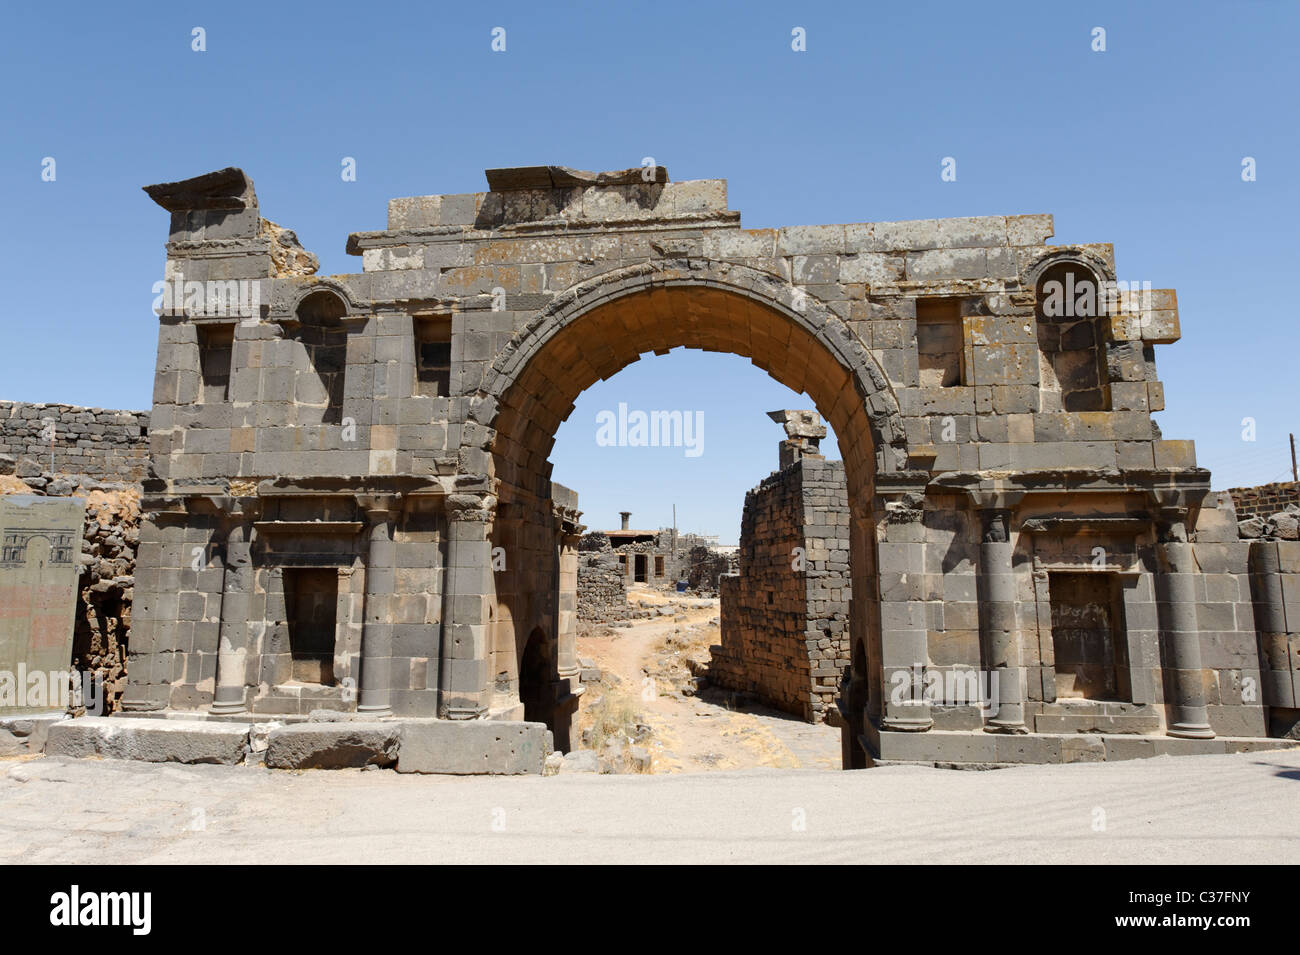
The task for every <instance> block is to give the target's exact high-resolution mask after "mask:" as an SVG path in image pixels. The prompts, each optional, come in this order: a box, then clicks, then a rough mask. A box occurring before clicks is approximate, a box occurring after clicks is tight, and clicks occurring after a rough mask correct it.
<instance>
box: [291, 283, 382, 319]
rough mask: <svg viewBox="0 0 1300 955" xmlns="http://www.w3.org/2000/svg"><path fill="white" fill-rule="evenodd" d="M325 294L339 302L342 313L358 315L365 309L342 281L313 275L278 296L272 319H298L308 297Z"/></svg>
mask: <svg viewBox="0 0 1300 955" xmlns="http://www.w3.org/2000/svg"><path fill="white" fill-rule="evenodd" d="M325 294H328V295H331V296H333V297H334V298H335V299H337V301H338V302H339V305H340V306H341V308H342V311H341V312H340V315H356V314H358V313H360V312H362V311H364V309H363V307H362V306H361V305H360V304H359V303H358V301H357V299H356V298H355V297H354V296H353V295H352V292H351V290H350V289H349V288H348V287H347V286H346V285H345V284H344V283H342V282H339V281H336V280H334V279H330V278H316V277H314V276H313V277H312V279H311V280H310V281H307V282H303V283H301V284H299V285H296V286H289V291H288V294H287V295H285V296H284V297H283V298H281V296H279V295H277V296H276V301H275V302H274V303H273V304H272V316H271V317H272V319H273V320H274V321H281V322H283V321H289V322H293V321H298V320H300V319H299V310H300V309H301V307H302V304H303V302H305V301H307V300H308V299H315V298H319V297H323V296H324V295H325Z"/></svg>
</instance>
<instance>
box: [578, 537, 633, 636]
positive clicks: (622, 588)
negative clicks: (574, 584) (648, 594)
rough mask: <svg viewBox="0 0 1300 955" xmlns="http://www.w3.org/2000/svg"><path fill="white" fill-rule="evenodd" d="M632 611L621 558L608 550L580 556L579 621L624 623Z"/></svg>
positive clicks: (580, 554) (586, 552) (584, 552)
mask: <svg viewBox="0 0 1300 955" xmlns="http://www.w3.org/2000/svg"><path fill="white" fill-rule="evenodd" d="M631 613H632V608H631V607H630V606H629V605H628V602H627V577H626V576H625V575H624V574H623V567H622V565H620V564H619V562H618V556H617V555H616V554H613V553H611V552H609V551H604V552H601V551H582V552H580V553H579V554H578V619H579V620H583V621H587V622H600V623H604V622H607V621H611V620H625V619H627V618H628V617H629V616H631Z"/></svg>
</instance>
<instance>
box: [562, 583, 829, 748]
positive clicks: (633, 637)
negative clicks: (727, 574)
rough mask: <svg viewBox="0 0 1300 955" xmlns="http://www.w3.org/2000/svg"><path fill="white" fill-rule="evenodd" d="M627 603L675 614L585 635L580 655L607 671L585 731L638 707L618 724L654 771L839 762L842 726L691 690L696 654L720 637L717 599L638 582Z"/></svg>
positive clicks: (584, 720) (594, 689)
mask: <svg viewBox="0 0 1300 955" xmlns="http://www.w3.org/2000/svg"><path fill="white" fill-rule="evenodd" d="M628 600H629V602H631V603H632V605H633V606H638V605H642V606H645V607H647V608H656V609H657V608H659V607H665V606H666V607H670V608H671V609H672V611H673V612H672V613H670V614H668V615H664V616H656V617H653V618H650V619H642V620H635V621H632V626H630V627H625V628H602V629H601V630H599V631H597V632H596V633H594V634H591V635H584V636H580V637H579V639H578V655H579V657H581V658H584V659H590V660H592V661H593V662H594V663H595V664H596V666H597V667H599V668H600V669H601V671H602V679H601V682H600V683H598V684H595V685H592V686H590V687H589V688H588V690H587V693H586V694H585V696H584V698H583V704H582V709H581V710H580V711H579V719H578V725H579V731H580V732H581V729H583V728H586V727H588V726H590V725H591V724H592V722H593V721H594V719H595V718H596V717H597V716H600V715H601V713H602V710H604V709H609V708H611V707H614V708H617V709H618V711H619V713H620V714H630V716H628V717H626V718H625V719H622V720H620V721H622V722H626V723H628V724H629V726H628V729H627V734H628V735H629V736H630V737H632V738H633V740H635V741H636V742H637V743H638V745H640V746H642V747H644V748H645V749H646V750H648V751H649V752H650V753H651V755H652V757H653V763H652V772H654V773H693V772H710V771H719V770H734V769H754V768H759V767H768V768H781V769H838V768H839V766H840V757H839V753H840V740H839V731H838V730H836V729H834V728H832V727H829V726H821V725H818V726H814V725H811V724H808V723H804V722H802V721H800V720H797V719H795V718H793V717H791V716H788V715H786V714H784V713H778V712H776V711H774V710H767V709H763V708H755V707H745V708H744V709H743V710H742V709H737V708H732V707H729V706H728V705H727V702H726V698H725V695H724V694H721V693H711V692H707V691H706V693H705V695H704V696H703V697H699V696H694V695H693V693H692V683H693V681H692V679H691V669H690V663H689V661H695V662H697V663H704V662H707V660H708V658H709V651H708V648H709V646H710V645H711V644H715V643H717V642H718V639H719V632H718V625H717V618H718V601H717V599H716V598H715V599H700V598H690V597H678V596H676V595H672V594H664V593H661V592H657V591H653V590H640V589H637V590H632V591H629V594H628ZM687 694H692V695H687ZM616 722H618V721H616ZM638 723H640V724H642V725H643V726H648V727H649V730H650V732H649V734H648V735H644V734H638V733H637V732H636V729H635V726H636V724H638ZM638 735H642V738H641V739H639V740H637V739H636V737H637V736H638Z"/></svg>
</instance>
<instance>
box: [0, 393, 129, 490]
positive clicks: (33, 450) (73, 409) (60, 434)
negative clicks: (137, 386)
mask: <svg viewBox="0 0 1300 955" xmlns="http://www.w3.org/2000/svg"><path fill="white" fill-rule="evenodd" d="M51 447H52V448H53V454H54V462H53V468H51V466H50V453H51ZM0 455H8V456H10V457H12V458H14V459H15V460H17V459H21V458H30V459H32V460H33V461H34V462H36V464H35V466H32V465H30V464H29V465H27V466H26V468H25V473H24V477H36V478H39V477H40V475H41V472H47V471H53V472H55V473H63V474H76V475H86V476H87V477H92V478H98V479H99V480H102V481H126V482H128V483H136V482H139V481H142V480H144V478H145V477H146V475H147V474H148V470H149V413H148V412H147V411H106V410H104V409H103V408H81V407H78V406H76V405H57V404H28V403H26V402H21V401H0Z"/></svg>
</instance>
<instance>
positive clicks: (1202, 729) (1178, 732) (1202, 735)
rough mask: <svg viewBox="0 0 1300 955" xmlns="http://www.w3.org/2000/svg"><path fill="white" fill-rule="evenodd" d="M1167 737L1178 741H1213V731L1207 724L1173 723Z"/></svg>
mask: <svg viewBox="0 0 1300 955" xmlns="http://www.w3.org/2000/svg"><path fill="white" fill-rule="evenodd" d="M1167 735H1169V736H1175V737H1177V738H1178V739H1214V730H1212V729H1211V728H1210V725H1209V724H1208V723H1175V724H1174V725H1173V726H1171V727H1169V730H1168V732H1167Z"/></svg>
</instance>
